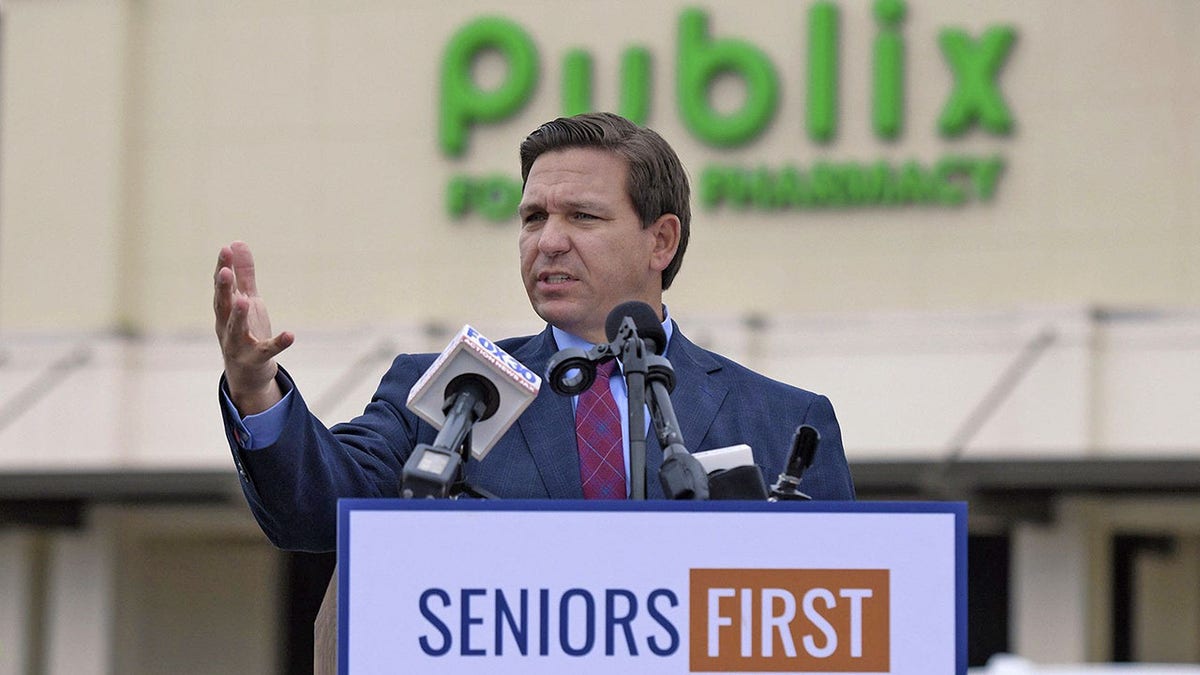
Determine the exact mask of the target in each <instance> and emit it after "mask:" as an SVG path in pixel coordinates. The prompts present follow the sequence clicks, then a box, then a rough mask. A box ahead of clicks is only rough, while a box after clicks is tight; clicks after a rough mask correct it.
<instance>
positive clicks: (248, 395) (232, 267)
mask: <svg viewBox="0 0 1200 675" xmlns="http://www.w3.org/2000/svg"><path fill="white" fill-rule="evenodd" d="M213 313H214V314H215V315H216V330H217V341H218V342H219V343H220V345H221V356H222V357H223V358H224V360H225V377H226V380H227V381H228V384H229V395H230V398H232V399H233V404H234V405H235V406H237V408H238V411H239V412H240V413H241V414H242V415H243V416H245V415H253V414H255V413H260V412H262V411H264V410H266V409H267V408H270V407H271V406H273V405H275V404H276V403H278V402H279V400H280V399H281V398H282V397H283V394H282V392H281V390H280V388H279V385H278V384H277V383H276V382H275V375H276V373H277V372H278V370H279V367H278V366H277V365H276V363H275V355H276V354H278V353H279V352H281V351H283V350H285V349H287V348H288V347H290V346H291V345H292V342H294V341H295V339H296V338H295V336H294V335H292V334H291V333H289V332H287V331H284V332H282V333H280V334H278V335H276V336H274V337H271V320H270V319H269V318H268V317H267V305H266V303H265V302H263V299H262V296H260V295H259V294H258V287H257V285H256V284H255V279H254V256H253V255H252V254H251V253H250V247H249V246H247V245H246V244H245V243H244V242H240V241H235V242H233V243H232V244H230V245H229V246H226V247H224V248H222V249H221V252H220V253H219V254H218V255H217V271H216V273H215V274H214V275H213Z"/></svg>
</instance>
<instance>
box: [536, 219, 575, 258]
mask: <svg viewBox="0 0 1200 675" xmlns="http://www.w3.org/2000/svg"><path fill="white" fill-rule="evenodd" d="M570 249H571V237H570V234H569V233H568V232H567V226H566V223H564V222H563V221H562V219H561V218H557V217H554V216H551V217H550V218H548V219H546V224H545V225H544V226H542V232H541V236H539V237H538V250H539V251H541V252H542V253H544V254H546V255H559V254H561V253H565V252H567V251H569V250H570Z"/></svg>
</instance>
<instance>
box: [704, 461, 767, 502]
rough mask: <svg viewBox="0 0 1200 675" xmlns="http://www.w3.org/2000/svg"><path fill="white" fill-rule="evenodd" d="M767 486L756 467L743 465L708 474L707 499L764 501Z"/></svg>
mask: <svg viewBox="0 0 1200 675" xmlns="http://www.w3.org/2000/svg"><path fill="white" fill-rule="evenodd" d="M767 497H768V494H767V484H766V482H765V481H763V477H762V471H761V470H759V468H758V467H757V466H754V465H745V464H743V465H742V466H737V467H734V468H732V469H724V470H721V471H715V472H713V473H710V474H708V498H709V499H751V500H760V501H766V500H767Z"/></svg>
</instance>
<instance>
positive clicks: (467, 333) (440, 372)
mask: <svg viewBox="0 0 1200 675" xmlns="http://www.w3.org/2000/svg"><path fill="white" fill-rule="evenodd" d="M464 374H473V375H475V376H477V377H481V378H483V379H485V380H487V381H488V382H490V383H492V384H494V385H495V387H496V391H497V392H499V394H500V400H499V403H498V404H497V405H496V407H495V414H493V415H491V416H490V417H487V418H486V419H481V420H479V421H477V422H476V423H475V425H474V426H473V427H471V456H472V457H474V458H475V459H483V458H484V456H485V455H487V453H488V451H489V450H491V449H492V446H493V445H495V444H496V441H498V440H500V437H501V436H503V435H504V432H505V431H508V428H509V427H510V426H512V423H513V422H515V421H516V419H517V418H518V417H520V416H521V413H523V412H525V408H527V407H529V404H530V403H532V402H533V399H534V398H535V397H536V396H537V393H538V389H540V388H541V386H542V378H540V377H538V376H537V374H536V373H534V372H533V371H532V370H530V369H528V368H526V367H525V365H524V364H522V363H521V362H520V361H518V360H516V359H514V358H513V357H512V356H509V355H508V353H507V352H505V351H504V350H503V349H501V348H500V347H499V346H498V345H496V344H495V343H494V342H492V341H491V340H488V339H487V338H485V337H484V336H483V335H480V333H479V331H477V330H475V329H474V328H472V327H471V326H469V325H468V326H463V327H462V330H460V331H459V332H458V334H457V335H455V336H454V338H453V339H451V340H450V344H449V345H447V346H446V348H445V349H444V350H442V353H441V354H440V355H439V356H438V357H437V360H435V361H434V362H433V365H431V366H429V369H428V370H426V371H425V374H424V375H422V376H421V379H419V380H417V383H416V384H414V385H413V388H412V389H411V390H409V392H408V409H409V410H411V411H413V412H414V413H416V414H417V416H418V417H420V418H421V419H423V420H425V421H426V422H428V423H430V424H431V425H433V427H434V428H436V429H441V428H442V426H443V425H444V424H445V423H446V413H445V412H444V411H443V406H444V405H445V402H446V395H447V394H448V393H452V392H450V391H448V389H453V388H452V387H451V386H450V385H451V382H454V381H456V380H458V381H462V379H461V377H462V376H463V375H464ZM468 379H469V378H468ZM485 402H486V401H485ZM489 407H490V406H489Z"/></svg>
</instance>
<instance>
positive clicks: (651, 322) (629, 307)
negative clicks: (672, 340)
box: [604, 300, 667, 355]
mask: <svg viewBox="0 0 1200 675" xmlns="http://www.w3.org/2000/svg"><path fill="white" fill-rule="evenodd" d="M626 318H629V319H630V320H631V321H632V322H633V327H634V328H636V329H637V336H638V337H640V338H641V339H642V341H643V342H645V343H646V351H648V352H651V353H653V354H658V355H661V354H662V353H663V352H664V351H666V349H667V332H666V331H665V330H663V327H662V322H661V321H659V320H658V314H655V313H654V309H653V308H651V307H650V305H647V304H646V303H644V302H640V301H638V300H630V301H629V302H622V303H621V304H619V305H617V306H616V307H614V308H613V310H612V311H611V312H609V313H608V318H606V319H605V320H604V334H605V335H606V336H608V341H609V342H616V340H617V334H618V333H619V332H620V331H621V325H622V324H623V323H624V322H625V319H626Z"/></svg>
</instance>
